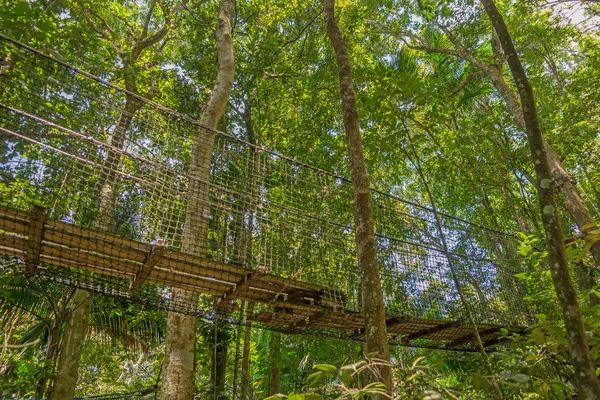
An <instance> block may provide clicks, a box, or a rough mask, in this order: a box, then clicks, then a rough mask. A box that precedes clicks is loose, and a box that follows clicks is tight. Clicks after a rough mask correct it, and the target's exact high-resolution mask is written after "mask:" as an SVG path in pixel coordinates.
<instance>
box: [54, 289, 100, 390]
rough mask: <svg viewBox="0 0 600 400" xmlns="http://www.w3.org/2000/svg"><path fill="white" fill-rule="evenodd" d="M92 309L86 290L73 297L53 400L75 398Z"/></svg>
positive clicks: (77, 292)
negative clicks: (82, 351) (80, 362)
mask: <svg viewBox="0 0 600 400" xmlns="http://www.w3.org/2000/svg"><path fill="white" fill-rule="evenodd" d="M91 308H92V295H91V294H90V293H89V292H87V291H85V290H77V291H76V292H75V295H73V301H72V304H71V310H70V315H69V320H68V322H67V327H66V328H65V334H64V338H63V343H62V346H61V351H60V358H59V361H58V368H57V371H56V380H55V382H54V387H53V388H52V390H51V393H50V396H49V397H50V398H51V399H55V400H67V399H73V397H75V386H76V385H77V377H78V373H77V371H78V370H79V360H80V359H81V350H82V349H83V343H84V341H85V334H86V332H87V326H88V317H89V315H90V310H91Z"/></svg>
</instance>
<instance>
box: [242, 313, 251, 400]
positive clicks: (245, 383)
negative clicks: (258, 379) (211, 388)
mask: <svg viewBox="0 0 600 400" xmlns="http://www.w3.org/2000/svg"><path fill="white" fill-rule="evenodd" d="M252 310H254V303H248V306H247V307H246V333H245V334H244V349H243V350H242V380H241V382H240V400H248V389H249V385H250V335H251V333H252V327H251V326H250V325H249V324H248V317H250V316H251V315H252Z"/></svg>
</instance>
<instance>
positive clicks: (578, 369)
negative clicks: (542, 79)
mask: <svg viewBox="0 0 600 400" xmlns="http://www.w3.org/2000/svg"><path fill="white" fill-rule="evenodd" d="M481 2H482V4H483V6H484V8H485V11H486V12H487V14H488V16H489V17H490V20H491V21H492V26H493V28H494V30H495V31H496V32H497V34H498V38H499V40H500V43H501V44H502V49H503V50H504V54H505V55H506V57H507V59H508V65H509V67H510V71H511V73H512V76H513V79H514V81H515V85H516V86H517V89H518V91H519V97H520V100H521V108H522V110H523V118H524V122H525V132H526V133H527V140H528V142H529V147H530V151H531V157H532V161H533V163H534V166H535V172H536V187H537V191H538V197H539V205H540V211H541V214H542V222H543V225H544V231H545V232H546V240H547V247H548V261H549V264H550V271H551V273H552V280H553V281H554V287H555V288H556V294H557V295H558V299H559V302H560V305H561V307H562V312H563V318H564V321H565V328H566V330H567V341H568V345H569V351H570V358H571V362H572V363H573V367H574V369H575V377H576V379H577V382H578V385H579V392H580V396H581V398H582V399H586V400H588V399H589V400H592V399H598V398H600V383H599V382H598V378H597V377H596V373H595V368H594V364H593V362H592V358H591V356H590V351H589V347H588V343H587V338H586V335H585V329H584V326H583V321H582V319H581V313H580V311H579V302H578V299H577V292H576V291H575V287H574V286H573V282H572V281H571V276H570V274H569V266H568V263H567V257H566V253H565V245H564V239H563V234H562V229H561V225H560V220H559V218H558V214H557V211H556V203H555V195H554V186H553V184H552V171H551V169H550V164H549V163H548V146H547V144H546V142H545V141H544V137H543V134H542V129H541V127H540V122H539V118H538V114H537V105H536V102H535V96H534V93H533V88H532V86H531V84H530V83H529V80H528V78H527V74H526V73H525V69H524V68H523V65H522V64H521V60H520V58H519V56H518V54H517V50H516V49H515V46H514V44H513V41H512V38H511V36H510V33H509V32H508V28H507V27H506V24H505V22H504V19H503V17H502V15H501V14H500V12H499V11H498V8H497V7H496V4H495V3H494V1H493V0H481Z"/></svg>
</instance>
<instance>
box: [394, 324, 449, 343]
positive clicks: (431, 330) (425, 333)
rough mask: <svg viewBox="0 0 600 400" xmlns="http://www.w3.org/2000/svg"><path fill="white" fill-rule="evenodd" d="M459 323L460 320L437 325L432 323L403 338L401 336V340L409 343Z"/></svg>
mask: <svg viewBox="0 0 600 400" xmlns="http://www.w3.org/2000/svg"><path fill="white" fill-rule="evenodd" d="M460 324H461V322H459V321H450V322H445V323H441V324H438V325H434V326H432V327H429V328H425V329H420V330H418V331H417V332H413V333H411V334H409V335H406V336H405V337H404V338H402V341H403V342H404V343H410V342H411V341H412V340H415V339H423V338H427V336H429V335H432V334H434V333H437V332H442V331H444V330H446V329H449V328H452V327H455V326H458V325H460Z"/></svg>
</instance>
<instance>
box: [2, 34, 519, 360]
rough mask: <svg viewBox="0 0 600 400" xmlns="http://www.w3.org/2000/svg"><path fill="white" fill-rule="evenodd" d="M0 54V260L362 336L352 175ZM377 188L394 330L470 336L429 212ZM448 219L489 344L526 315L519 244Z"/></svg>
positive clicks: (219, 314) (13, 50)
mask: <svg viewBox="0 0 600 400" xmlns="http://www.w3.org/2000/svg"><path fill="white" fill-rule="evenodd" d="M0 61H1V62H2V66H3V67H2V70H1V73H0V121H1V122H0V136H2V138H3V143H4V144H3V145H2V146H3V152H2V154H1V155H0V176H1V177H2V180H1V183H0V204H1V205H2V208H1V211H0V214H1V215H0V221H1V223H0V235H1V236H0V240H1V242H0V253H2V254H3V255H4V256H3V258H2V267H1V268H2V269H1V271H0V272H2V273H4V274H12V273H23V272H27V273H29V274H35V275H36V276H40V277H43V278H44V279H48V280H54V281H57V282H61V283H64V284H68V285H73V286H76V287H80V288H84V289H88V290H91V291H94V292H96V293H100V294H105V295H110V296H118V297H121V298H125V299H130V300H132V301H138V302H146V303H148V304H152V305H154V306H159V307H164V308H168V309H170V310H174V311H179V312H184V313H190V314H196V315H201V316H204V317H207V318H220V319H223V320H225V321H229V322H238V321H242V320H243V319H241V318H239V316H238V315H236V314H237V313H239V310H240V304H239V303H240V301H249V302H253V303H257V306H256V307H255V308H254V314H253V315H251V316H249V318H248V323H254V324H257V325H260V326H264V327H268V328H270V329H274V330H280V331H283V332H289V333H311V334H323V335H329V336H336V337H344V338H351V339H361V338H362V334H363V333H364V328H363V325H362V318H361V317H360V312H359V311H360V302H359V298H360V276H359V271H358V268H357V265H356V264H357V262H356V248H355V243H354V228H353V224H354V219H353V205H352V185H351V182H350V181H349V180H347V179H345V178H343V177H339V176H336V175H334V174H331V173H329V172H326V171H323V170H320V169H318V168H314V167H311V166H309V165H305V164H302V163H300V162H298V161H295V160H292V159H290V158H288V157H284V156H282V155H279V154H277V153H275V152H272V151H269V150H267V149H264V148H261V147H259V146H255V145H253V144H250V143H248V142H247V141H245V140H243V139H242V138H238V137H235V136H233V135H228V134H224V133H222V132H215V131H212V130H209V129H206V128H204V127H202V126H201V125H200V124H198V123H197V122H196V121H193V120H191V119H189V118H187V117H185V116H181V115H179V114H177V113H175V112H173V111H171V110H168V109H166V108H164V107H162V106H159V105H157V104H155V103H152V102H150V101H147V100H145V99H143V98H141V97H138V96H137V95H135V94H132V93H128V92H126V91H124V90H122V89H119V88H117V87H115V86H114V85H111V84H108V83H106V82H104V81H102V80H100V79H99V78H94V77H91V76H89V75H87V74H86V73H84V72H82V71H79V70H77V69H76V68H74V67H70V66H68V65H66V64H63V63H60V62H57V61H56V60H53V59H51V58H49V57H47V56H44V55H42V54H40V53H39V52H37V51H35V50H33V49H30V48H27V47H26V46H22V45H20V44H18V43H16V42H13V41H11V40H8V39H7V38H3V37H0ZM104 78H110V77H104ZM192 149H195V150H196V151H197V152H198V154H201V153H203V152H204V153H206V154H209V155H210V156H209V157H206V156H205V157H204V158H203V159H200V161H201V162H200V163H198V162H197V161H198V159H197V158H196V160H195V161H191V160H192V158H193V157H199V156H198V155H195V156H192V154H193V150H192ZM192 164H193V166H191V165H192ZM372 198H373V210H374V217H375V225H376V231H377V245H378V260H379V265H380V272H381V281H382V289H383V295H384V301H385V307H386V313H387V315H388V330H389V331H390V341H391V342H393V343H400V344H410V345H415V346H427V347H448V348H449V347H452V348H464V349H472V348H474V347H473V342H472V340H473V338H472V337H471V336H472V326H471V325H470V324H469V322H468V321H467V316H466V313H465V310H464V309H463V307H462V305H461V302H460V299H459V296H458V293H457V290H456V288H455V286H454V284H453V281H452V277H451V271H450V270H449V267H448V259H447V255H446V254H445V253H444V251H443V250H442V247H441V244H440V242H439V240H438V237H437V236H438V230H437V227H436V224H435V220H434V216H433V214H432V211H431V210H430V209H429V208H427V207H423V206H420V205H418V204H416V203H412V202H409V201H405V200H402V199H400V198H397V197H394V196H391V195H388V194H386V193H383V192H380V191H373V193H372ZM40 220H41V222H40ZM441 223H442V229H443V231H444V233H445V235H446V238H447V241H448V245H449V250H450V252H451V257H453V263H454V264H455V267H456V268H457V269H458V271H457V273H458V276H459V279H460V280H461V284H462V286H463V291H464V292H465V295H466V296H467V297H468V301H469V303H470V304H471V306H472V311H473V314H474V317H475V318H476V320H477V322H478V323H480V324H481V328H480V330H481V331H482V332H483V333H482V336H483V339H484V340H487V341H488V344H492V343H495V342H497V340H498V331H499V328H500V327H507V328H510V329H512V330H518V329H521V328H522V327H525V326H527V325H528V324H529V314H528V311H527V308H526V305H525V304H524V302H523V296H522V289H521V287H520V284H519V282H518V281H517V280H516V278H515V277H514V275H515V274H516V273H518V272H520V271H521V269H520V264H521V261H520V259H519V256H518V254H517V251H516V245H517V242H516V239H515V238H514V237H512V236H510V235H506V234H503V233H501V232H498V231H495V230H492V229H488V228H485V227H482V226H478V225H475V224H471V223H468V222H466V221H462V220H459V219H457V218H453V217H451V216H449V215H444V214H441ZM186 230H187V231H186ZM190 231H192V233H193V235H192V236H193V237H195V238H200V240H195V241H193V242H191V243H190V240H189V237H190ZM186 237H187V238H186ZM171 288H178V289H183V291H178V292H172V291H171ZM186 294H189V296H188V295H186ZM198 294H201V297H200V298H199V299H198V298H197V296H198ZM215 298H216V300H215ZM486 332H487V333H486ZM486 335H487V336H486Z"/></svg>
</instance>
